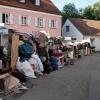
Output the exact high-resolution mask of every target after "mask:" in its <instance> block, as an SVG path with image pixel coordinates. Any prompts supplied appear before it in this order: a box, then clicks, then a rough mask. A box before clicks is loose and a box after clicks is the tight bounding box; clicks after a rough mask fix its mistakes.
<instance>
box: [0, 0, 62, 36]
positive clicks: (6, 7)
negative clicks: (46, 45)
mask: <svg viewBox="0 0 100 100" xmlns="http://www.w3.org/2000/svg"><path fill="white" fill-rule="evenodd" d="M0 23H5V27H6V28H8V29H15V30H17V31H19V32H21V33H33V32H36V31H45V32H47V33H48V34H49V35H50V36H52V37H57V36H60V35H61V25H62V16H61V13H60V11H59V10H58V9H57V8H56V7H55V5H54V4H53V3H52V2H51V1H50V0H2V1H0Z"/></svg>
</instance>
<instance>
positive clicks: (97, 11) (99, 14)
mask: <svg viewBox="0 0 100 100" xmlns="http://www.w3.org/2000/svg"><path fill="white" fill-rule="evenodd" d="M93 14H94V17H95V19H97V20H100V2H97V3H95V4H94V5H93Z"/></svg>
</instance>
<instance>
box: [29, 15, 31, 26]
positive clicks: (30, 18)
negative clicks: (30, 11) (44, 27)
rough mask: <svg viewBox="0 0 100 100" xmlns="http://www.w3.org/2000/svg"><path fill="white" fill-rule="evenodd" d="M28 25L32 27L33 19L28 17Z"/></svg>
mask: <svg viewBox="0 0 100 100" xmlns="http://www.w3.org/2000/svg"><path fill="white" fill-rule="evenodd" d="M28 25H31V17H28Z"/></svg>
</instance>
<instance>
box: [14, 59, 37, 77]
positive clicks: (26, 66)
mask: <svg viewBox="0 0 100 100" xmlns="http://www.w3.org/2000/svg"><path fill="white" fill-rule="evenodd" d="M19 59H20V58H18V61H17V64H16V68H17V69H18V70H19V71H21V72H23V73H24V74H25V76H27V77H30V78H36V76H35V74H34V70H33V69H32V67H31V65H30V63H29V62H28V61H24V62H20V60H19Z"/></svg>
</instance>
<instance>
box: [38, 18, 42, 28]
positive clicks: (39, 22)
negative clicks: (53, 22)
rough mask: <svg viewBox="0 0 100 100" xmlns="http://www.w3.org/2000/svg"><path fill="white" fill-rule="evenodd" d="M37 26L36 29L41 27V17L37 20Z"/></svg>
mask: <svg viewBox="0 0 100 100" xmlns="http://www.w3.org/2000/svg"><path fill="white" fill-rule="evenodd" d="M37 26H38V27H43V18H41V17H38V18H37Z"/></svg>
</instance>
